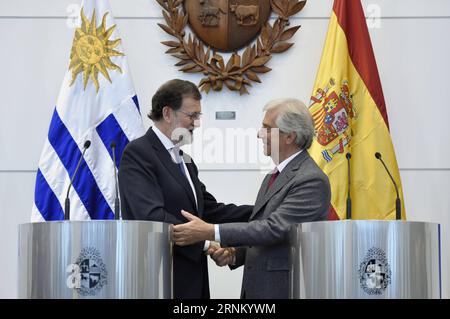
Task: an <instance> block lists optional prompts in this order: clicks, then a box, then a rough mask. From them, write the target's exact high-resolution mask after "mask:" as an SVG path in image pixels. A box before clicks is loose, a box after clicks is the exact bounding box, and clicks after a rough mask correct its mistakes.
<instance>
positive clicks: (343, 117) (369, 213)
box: [309, 11, 405, 220]
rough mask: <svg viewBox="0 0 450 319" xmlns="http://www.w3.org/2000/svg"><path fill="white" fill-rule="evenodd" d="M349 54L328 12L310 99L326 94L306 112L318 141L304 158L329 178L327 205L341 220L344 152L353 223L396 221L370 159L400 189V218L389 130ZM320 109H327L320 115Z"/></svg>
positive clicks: (387, 185) (386, 185) (392, 195)
mask: <svg viewBox="0 0 450 319" xmlns="http://www.w3.org/2000/svg"><path fill="white" fill-rule="evenodd" d="M348 48H349V45H348V43H347V37H346V34H345V32H344V30H343V28H342V27H341V26H340V24H339V22H338V17H337V16H336V14H335V12H334V11H333V13H332V15H331V18H330V23H329V28H328V34H327V37H326V41H325V47H324V50H323V54H322V58H321V62H320V67H319V70H318V73H317V77H316V81H315V85H314V89H313V92H312V96H315V97H317V96H318V94H317V92H318V90H319V91H320V90H324V89H325V88H327V92H326V94H325V95H324V97H323V98H322V100H321V101H320V104H319V103H317V102H316V103H314V104H312V108H310V111H311V113H312V115H313V116H314V117H315V120H317V121H318V122H315V125H316V128H317V129H318V136H317V139H316V140H315V141H314V143H313V145H312V147H311V148H310V150H309V153H310V154H311V156H312V157H313V158H314V160H315V161H316V162H317V164H318V165H319V166H320V167H321V168H322V169H323V171H324V172H325V173H326V174H327V175H328V177H329V180H330V184H331V194H332V197H331V203H332V206H333V208H334V210H335V212H336V213H337V215H338V217H339V218H340V219H344V218H345V213H346V200H347V191H348V169H347V159H346V157H345V154H346V153H347V152H350V153H351V155H352V157H351V189H350V194H351V198H352V218H353V219H381V220H383V219H395V199H396V192H395V189H394V187H393V185H392V183H391V181H390V179H389V176H388V175H387V173H386V172H385V170H384V168H383V167H382V166H381V163H380V162H379V161H378V160H377V159H376V158H375V156H374V153H375V152H380V153H381V154H382V155H383V159H384V160H385V162H386V165H387V166H388V167H389V168H390V169H391V173H392V175H393V177H394V179H395V180H396V181H397V184H398V186H399V192H400V197H401V202H402V213H403V214H402V216H403V218H404V217H405V213H404V212H405V210H404V205H403V195H402V194H403V192H402V187H401V182H400V174H399V171H398V166H397V162H396V159H395V152H394V148H393V145H392V141H391V137H390V133H389V129H388V126H387V123H386V122H385V119H384V118H383V116H382V114H381V113H380V110H379V108H378V106H377V104H376V103H375V101H374V99H373V98H372V96H371V94H370V92H369V90H368V88H367V86H366V84H365V83H364V80H363V78H362V77H361V74H360V73H359V72H358V70H357V69H356V67H355V65H354V64H353V61H352V57H351V54H350V52H349V49H348ZM361 49H363V48H361ZM375 67H376V66H375ZM330 80H333V81H330ZM330 82H332V83H334V85H331V84H330ZM380 89H381V88H380ZM319 106H323V107H325V108H326V110H325V111H324V112H325V113H324V114H321V113H320V109H317V108H318V107H319ZM313 108H314V110H313ZM333 134H334V135H333Z"/></svg>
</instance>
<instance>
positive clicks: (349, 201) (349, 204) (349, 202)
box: [345, 152, 352, 219]
mask: <svg viewBox="0 0 450 319" xmlns="http://www.w3.org/2000/svg"><path fill="white" fill-rule="evenodd" d="M345 157H346V158H347V167H348V193H347V219H352V199H351V198H350V185H351V183H350V159H351V158H352V154H350V152H349V153H347V154H346V155H345Z"/></svg>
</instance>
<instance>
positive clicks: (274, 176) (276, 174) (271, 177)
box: [267, 170, 280, 189]
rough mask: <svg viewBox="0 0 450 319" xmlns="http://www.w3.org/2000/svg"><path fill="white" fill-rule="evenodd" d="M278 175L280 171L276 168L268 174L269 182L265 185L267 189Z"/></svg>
mask: <svg viewBox="0 0 450 319" xmlns="http://www.w3.org/2000/svg"><path fill="white" fill-rule="evenodd" d="M278 175H280V172H279V171H278V170H276V171H275V172H274V173H273V174H272V176H270V179H269V184H268V185H267V189H269V188H270V187H271V186H272V184H273V182H275V180H276V179H277V177H278Z"/></svg>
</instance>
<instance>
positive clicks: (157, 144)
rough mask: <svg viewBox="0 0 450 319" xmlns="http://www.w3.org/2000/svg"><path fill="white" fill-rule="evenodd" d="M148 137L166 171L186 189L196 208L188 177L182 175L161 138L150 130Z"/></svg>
mask: <svg viewBox="0 0 450 319" xmlns="http://www.w3.org/2000/svg"><path fill="white" fill-rule="evenodd" d="M147 136H148V137H149V138H150V140H151V144H152V146H153V148H154V149H155V150H156V155H157V156H158V158H159V160H160V161H161V163H163V165H164V166H165V167H166V169H167V170H168V171H169V173H170V174H171V175H172V176H173V177H174V178H175V180H176V181H177V182H178V183H179V184H180V185H181V186H183V188H184V189H185V191H186V193H187V194H188V196H189V199H190V200H191V202H192V203H193V204H194V207H196V204H195V198H194V194H193V193H192V188H191V185H189V182H188V180H187V178H186V176H184V175H183V173H181V171H180V168H179V166H178V164H176V163H175V162H174V161H173V159H172V156H170V153H169V151H168V150H166V148H165V147H164V145H163V144H162V143H161V141H160V140H159V138H158V137H157V136H156V134H155V133H154V132H153V130H152V129H149V130H148V132H147ZM186 166H187V165H186ZM191 176H192V174H191Z"/></svg>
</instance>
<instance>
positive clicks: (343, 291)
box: [290, 220, 441, 299]
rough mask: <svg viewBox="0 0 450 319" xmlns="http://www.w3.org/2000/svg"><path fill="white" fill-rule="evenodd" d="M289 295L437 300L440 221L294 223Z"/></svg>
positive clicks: (296, 297)
mask: <svg viewBox="0 0 450 319" xmlns="http://www.w3.org/2000/svg"><path fill="white" fill-rule="evenodd" d="M290 240H291V247H292V251H291V252H292V271H291V279H292V281H291V282H292V286H291V288H290V296H291V298H294V299H298V298H302V299H303V298H339V299H342V298H358V299H359V298H374V299H385V298H424V299H425V298H440V297H441V270H440V225H439V224H434V223H424V222H407V221H376V220H344V221H326V222H314V223H304V224H298V225H295V227H293V228H292V231H291V236H290Z"/></svg>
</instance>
